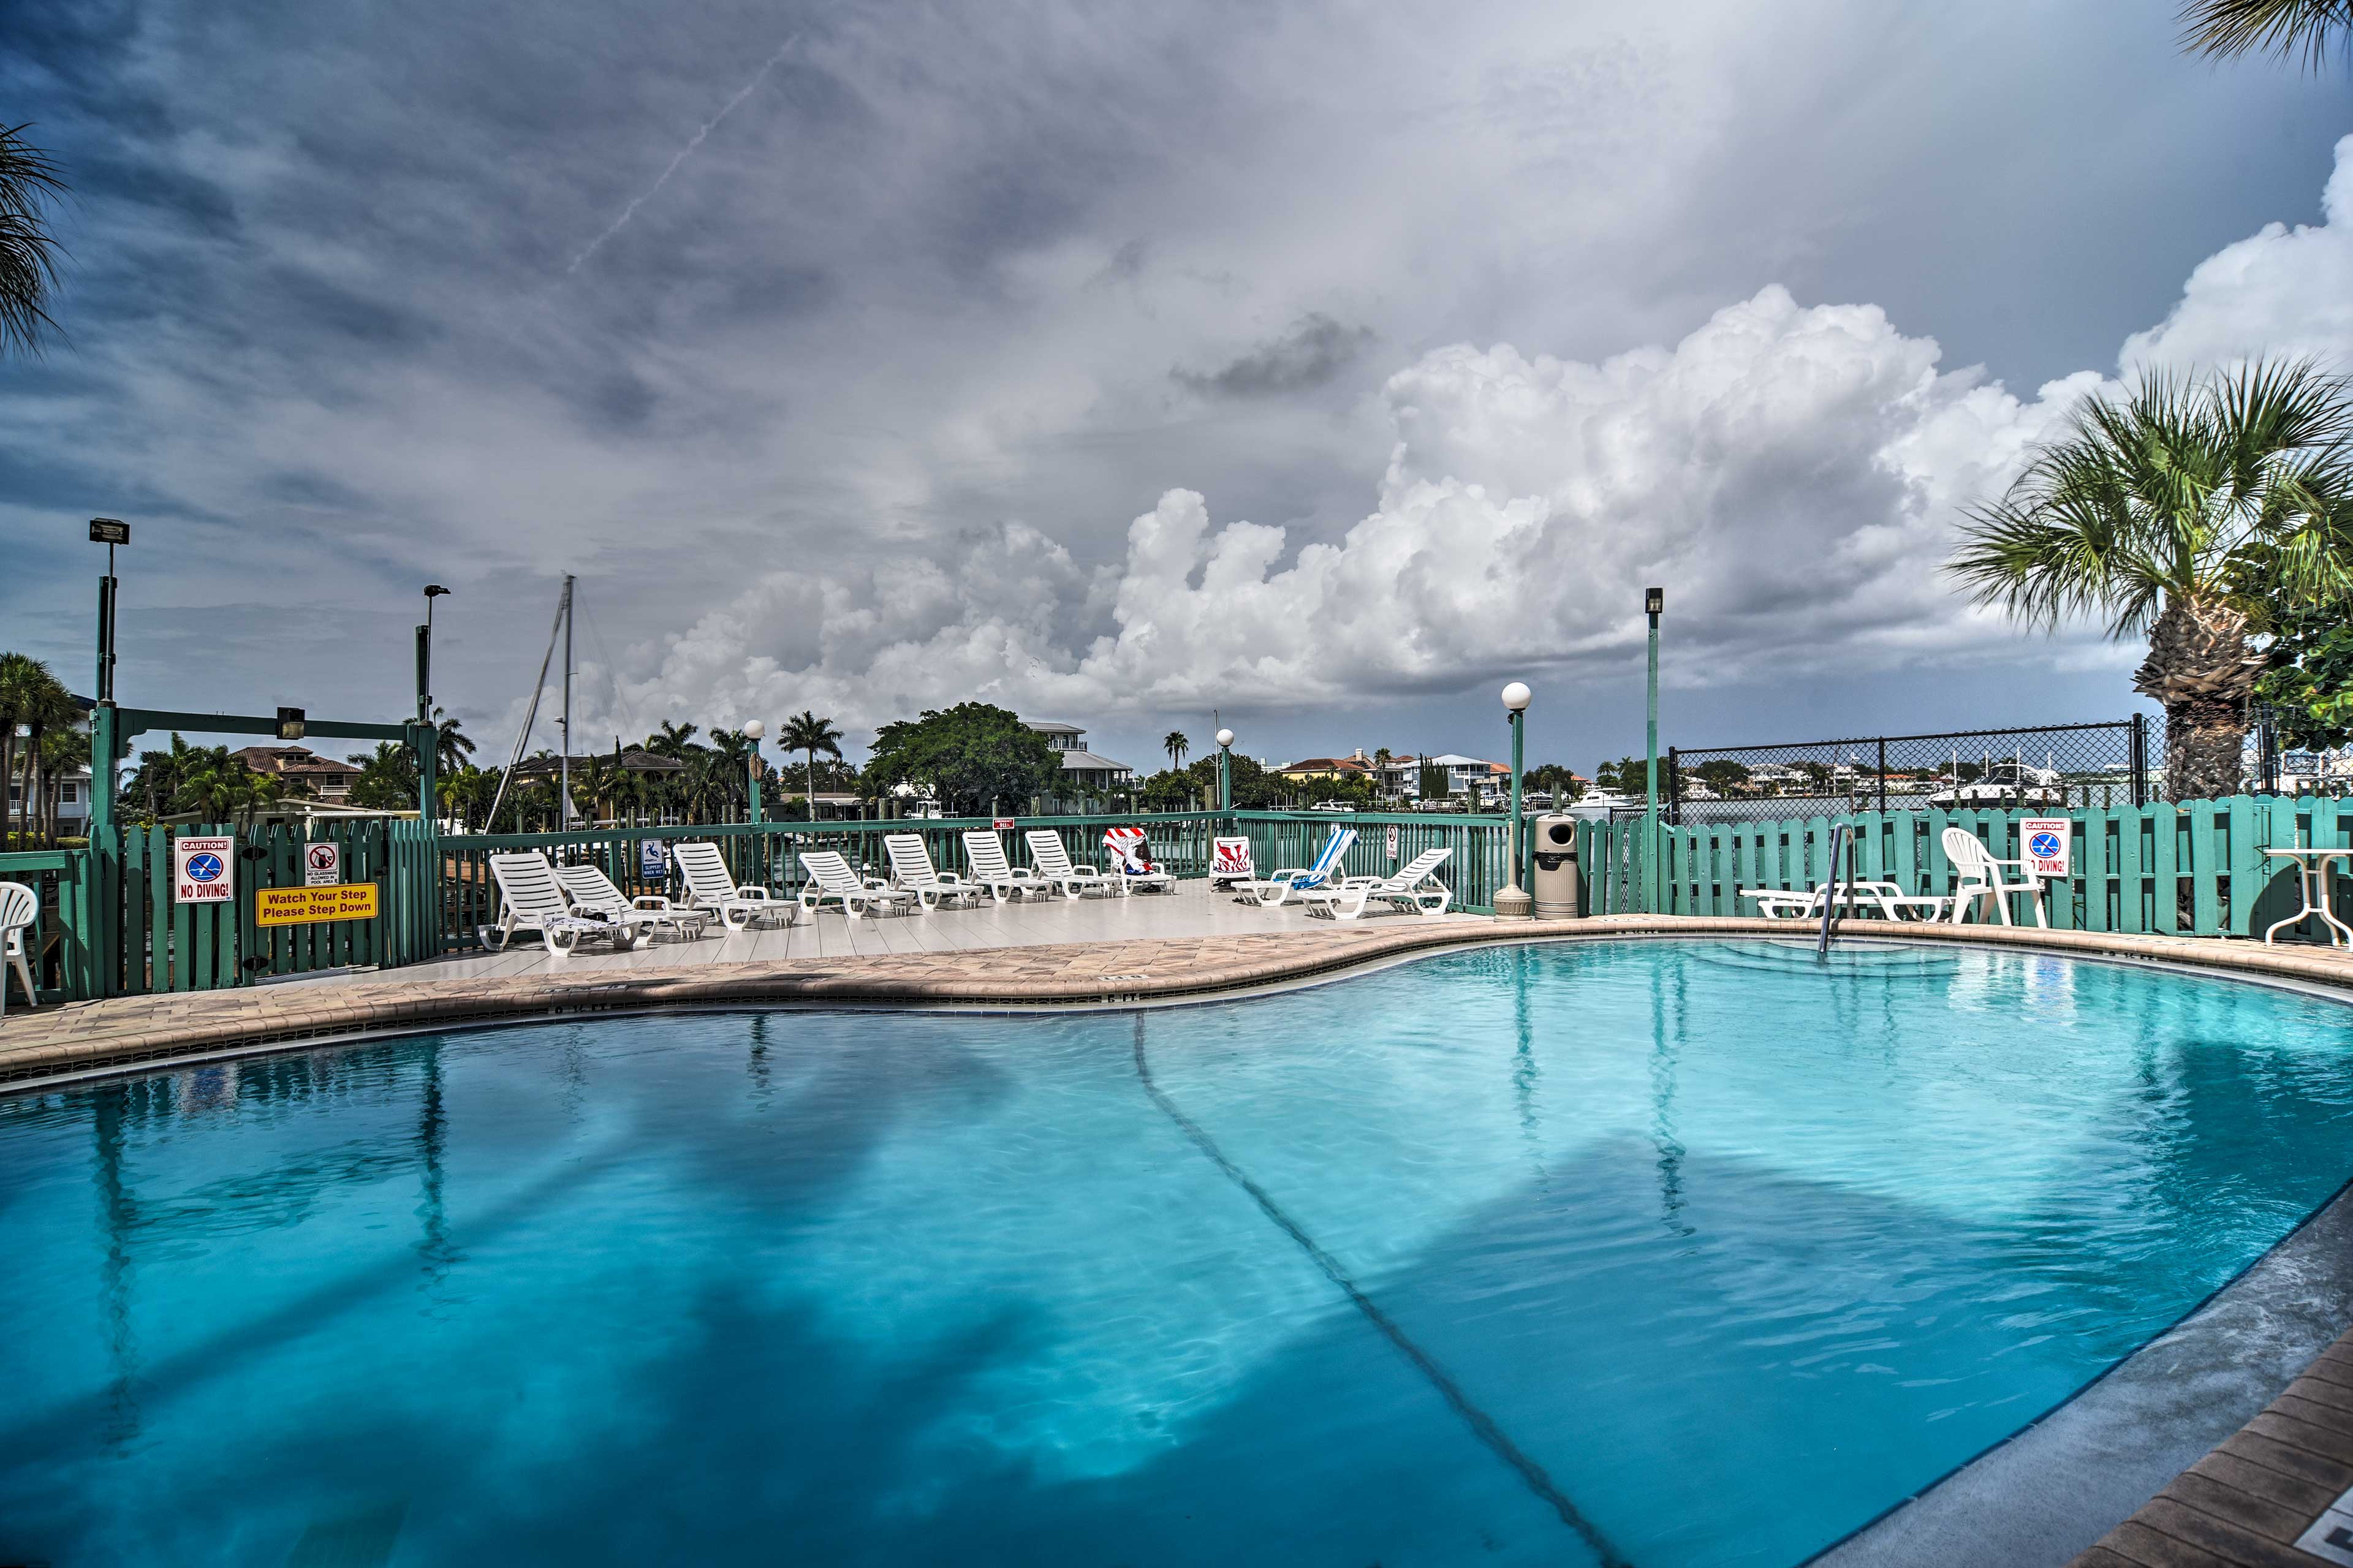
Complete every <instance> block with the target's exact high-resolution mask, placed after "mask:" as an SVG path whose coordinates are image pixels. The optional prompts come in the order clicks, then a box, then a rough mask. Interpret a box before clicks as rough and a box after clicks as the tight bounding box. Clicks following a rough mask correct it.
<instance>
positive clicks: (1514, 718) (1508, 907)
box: [1495, 680, 1536, 921]
mask: <svg viewBox="0 0 2353 1568" xmlns="http://www.w3.org/2000/svg"><path fill="white" fill-rule="evenodd" d="M1533 700H1535V693H1534V692H1532V691H1530V690H1529V689H1528V687H1527V682H1525V681H1524V680H1514V681H1513V682H1512V683H1511V684H1510V685H1509V686H1506V687H1504V711H1505V712H1507V713H1509V714H1510V715H1511V725H1512V815H1511V816H1510V818H1509V819H1508V820H1507V821H1506V822H1505V824H1504V846H1505V847H1504V864H1505V868H1506V874H1505V878H1504V885H1503V886H1502V887H1501V888H1498V889H1495V918H1496V919H1497V920H1502V921H1524V920H1526V919H1528V918H1529V917H1531V916H1533V915H1534V914H1535V912H1536V901H1535V900H1534V899H1532V898H1530V897H1528V895H1527V893H1526V892H1525V890H1523V889H1522V888H1521V887H1520V769H1521V765H1522V758H1523V757H1524V756H1525V751H1524V746H1525V740H1526V721H1527V713H1528V704H1529V703H1530V702H1531V701H1533Z"/></svg>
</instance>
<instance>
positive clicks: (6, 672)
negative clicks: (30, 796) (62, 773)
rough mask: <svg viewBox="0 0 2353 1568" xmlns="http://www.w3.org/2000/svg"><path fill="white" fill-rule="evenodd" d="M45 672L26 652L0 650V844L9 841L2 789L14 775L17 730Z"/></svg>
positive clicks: (23, 721) (33, 701) (45, 668)
mask: <svg viewBox="0 0 2353 1568" xmlns="http://www.w3.org/2000/svg"><path fill="white" fill-rule="evenodd" d="M47 673H48V669H47V667H46V666H45V665H43V664H42V663H41V661H40V660H38V659H37V658H32V657H31V656H30V655H27V654H21V653H0V847H6V846H7V844H8V805H7V800H6V797H5V789H6V786H7V784H8V782H9V781H10V780H12V779H14V778H15V777H16V731H17V728H18V726H20V725H22V724H24V723H25V722H26V713H27V712H28V711H29V710H31V709H32V707H33V705H34V703H35V701H36V700H37V697H36V693H37V691H38V689H39V687H40V681H41V678H42V677H43V676H45V675H47Z"/></svg>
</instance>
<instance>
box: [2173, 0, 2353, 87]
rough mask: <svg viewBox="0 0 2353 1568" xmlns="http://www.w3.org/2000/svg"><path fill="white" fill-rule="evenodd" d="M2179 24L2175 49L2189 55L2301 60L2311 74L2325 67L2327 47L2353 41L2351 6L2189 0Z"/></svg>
mask: <svg viewBox="0 0 2353 1568" xmlns="http://www.w3.org/2000/svg"><path fill="white" fill-rule="evenodd" d="M2180 20H2181V47H2183V48H2186V49H2189V50H2190V51H2192V52H2193V53H2196V54H2201V55H2211V56H2213V57H2215V58H2220V59H2234V58H2238V57H2240V56H2242V55H2274V56H2276V57H2277V58H2280V59H2283V60H2287V59H2293V58H2295V57H2296V56H2298V55H2302V56H2303V57H2304V63H2305V66H2306V68H2307V69H2310V70H2314V71H2317V70H2319V69H2320V68H2322V67H2323V66H2325V65H2327V63H2328V51H2329V48H2330V47H2331V46H2332V45H2334V46H2336V47H2340V48H2342V47H2347V46H2348V40H2353V0H2190V4H2189V5H2184V6H2183V7H2182V8H2181V18H2180Z"/></svg>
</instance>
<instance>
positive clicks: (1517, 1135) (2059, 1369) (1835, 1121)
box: [0, 942, 2353, 1568]
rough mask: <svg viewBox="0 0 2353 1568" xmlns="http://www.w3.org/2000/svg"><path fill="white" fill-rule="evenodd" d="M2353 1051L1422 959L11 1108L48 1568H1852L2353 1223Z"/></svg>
mask: <svg viewBox="0 0 2353 1568" xmlns="http://www.w3.org/2000/svg"><path fill="white" fill-rule="evenodd" d="M2348 1019H2353V1014H2348V1012H2347V1010H2346V1009H2344V1008H2343V1007H2341V1006H2340V1005H2336V1004H2332V1003H2328V1002H2324V1001H2319V1000H2315V999H2310V998H2306V997H2305V996H2303V995H2299V994H2293V993H2288V992H2284V991H2280V990H2275V989H2268V988H2261V987H2256V986H2252V985H2245V984H2232V983H2229V982H2224V981H2219V980H2209V979H2203V978H2199V977H2194V976H2188V975H2180V974H2169V973H2150V972H2147V971H2144V970H2139V969H2133V968H2127V967H2122V966H2114V965H2105V964H2099V963H2075V962H2071V961H2067V960H2063V959H2055V958H2048V957H2042V956H2035V955H2031V954H2022V953H2011V952H1974V951H1966V950H1946V949H1908V948H1896V947H1880V948H1870V947H1855V948H1853V949H1852V950H1848V951H1842V952H1840V953H1838V954H1835V955H1834V962H1833V963H1831V966H1830V967H1829V968H1828V969H1827V971H1825V970H1824V969H1822V968H1820V967H1818V966H1817V965H1816V964H1815V963H1814V962H1813V959H1812V955H1811V953H1810V951H1806V950H1803V949H1800V948H1797V947H1789V946H1782V945H1779V944H1776V943H1768V942H1741V943H1715V944H1708V943H1700V942H1606V943H1580V944H1575V945H1565V946H1563V945H1556V946H1532V947H1517V948H1509V949H1485V950H1480V951H1475V952H1459V953H1450V954H1445V955H1441V956H1435V957H1429V958H1423V959H1419V960H1416V961H1414V962H1412V963H1407V964H1404V965H1401V966H1399V967H1397V968H1394V969H1390V970H1387V971H1384V972H1381V973H1375V974H1370V975H1365V976H1360V977H1356V978H1352V979H1347V980H1344V981H1340V982H1337V983H1335V984H1327V985H1324V986H1320V987H1317V988H1314V989H1310V990H1304V991H1299V992H1294V993H1291V994H1284V995H1280V996H1274V997H1266V998H1258V999H1252V1000H1247V1001H1236V1002H1229V1003H1220V1004H1216V1005H1202V1006H1195V1007H1186V1008H1176V1009H1168V1010H1163V1011H1156V1012H1151V1013H1145V1014H1137V1013H1111V1014H1090V1015H1081V1016H970V1015H965V1016H947V1015H917V1014H816V1013H800V1014H794V1013H776V1014H766V1015H720V1014H712V1015H690V1016H670V1017H661V1018H640V1019H608V1020H602V1021H597V1022H594V1023H586V1024H576V1025H575V1024H554V1025H538V1026H519V1027H512V1028H502V1029H498V1030H493V1031H485V1032H480V1033H474V1034H467V1035H460V1036H453V1037H422V1038H417V1039H411V1040H404V1041H397V1042H386V1043H381V1044H376V1045H372V1046H359V1047H348V1048H344V1049H341V1050H334V1051H321V1052H318V1053H315V1054H313V1055H309V1056H291V1057H276V1058H257V1059H254V1060H251V1061H248V1062H245V1063H242V1064H239V1065H236V1066H223V1067H210V1068H198V1069H192V1070H184V1071H179V1072H174V1073H169V1074H161V1075H157V1076H154V1077H151V1078H145V1079H134V1080H128V1081H124V1082H118V1083H110V1084H105V1085H99V1086H93V1087H90V1088H87V1089H79V1090H74V1091H71V1092H53V1093H47V1094H44V1095H40V1096H37V1097H23V1098H18V1099H15V1100H0V1216H5V1236H6V1237H7V1239H8V1244H9V1252H10V1258H11V1265H12V1267H11V1270H10V1278H9V1280H8V1287H7V1289H6V1290H5V1292H0V1386H5V1387H6V1388H7V1389H8V1390H9V1391H10V1394H9V1398H8V1400H7V1401H6V1405H5V1411H0V1562H5V1561H16V1560H24V1559H31V1560H45V1561H49V1562H53V1563H58V1564H76V1563H173V1564H191V1563H298V1564H299V1563H327V1562H334V1563H375V1562H384V1563H459V1564H466V1563H512V1562H518V1561H544V1562H556V1561H562V1562H567V1563H639V1562H647V1561H678V1562H689V1561H699V1562H713V1563H730V1562H744V1561H754V1560H757V1561H763V1562H766V1561H775V1560H779V1559H789V1560H793V1561H799V1562H836V1561H839V1562H845V1563H900V1562H956V1563H1031V1562H1055V1563H1104V1564H1110V1563H1134V1564H1145V1563H1204V1562H1213V1561H1214V1562H1220V1563H1335V1564H1345V1565H1352V1568H1353V1565H1361V1564H1364V1563H1374V1562H1379V1563H1387V1564H1389V1565H1390V1568H1397V1565H1398V1564H1404V1563H1452V1562H1466V1563H1467V1562H1476V1563H1538V1562H1542V1563H1561V1562H1569V1563H1574V1562H1579V1561H1584V1562H1610V1563H1635V1564H1641V1565H1643V1568H1650V1565H1652V1564H1694V1563H1760V1564H1780V1563H1795V1562H1798V1561H1799V1560H1801V1559H1802V1558H1804V1557H1805V1556H1807V1555H1808V1554H1809V1553H1810V1552H1814V1551H1816V1550H1819V1549H1820V1547H1822V1546H1823V1545H1825V1544H1827V1543H1829V1542H1831V1541H1833V1540H1835V1539H1836V1538H1838V1537H1839V1536H1840V1535H1841V1534H1842V1533H1844V1532H1846V1531H1849V1530H1851V1529H1852V1528H1854V1527H1855V1526H1857V1525H1859V1524H1861V1523H1862V1522H1863V1521H1867V1520H1868V1519H1870V1518H1871V1517H1872V1516H1873V1515H1874V1514H1876V1513H1878V1512H1879V1511H1880V1510H1883V1509H1884V1508H1886V1507H1887V1506H1889V1505H1890V1504H1892V1503H1894V1502H1895V1501H1896V1500H1899V1499H1901V1498H1903V1497H1904V1496H1905V1495H1907V1494H1908V1493H1910V1492H1911V1491H1913V1490H1915V1489H1917V1488H1919V1487H1920V1486H1921V1485H1923V1484H1925V1483H1926V1482H1928V1481H1930V1480H1932V1479H1935V1478H1936V1476H1938V1475H1940V1474H1942V1473H1943V1472H1944V1471H1946V1470H1947V1469H1948V1468H1951V1467H1952V1466H1954V1465H1955V1464H1957V1463H1959V1462H1961V1461H1962V1460H1965V1459H1966V1458H1968V1457H1969V1456H1970V1455H1972V1454H1973V1453H1975V1452H1977V1451H1978V1450H1979V1449H1981V1448H1983V1447H1986V1446H1987V1445H1988V1444H1989V1443H1992V1442H1995V1441H1997V1440H1999V1439H2000V1438H2001V1437H2002V1436H2005V1435H2007V1434H2009V1433H2010V1432H2012V1431H2014V1430H2016V1429H2017V1428H2018V1427H2020V1426H2023V1425H2025V1424H2026V1423H2028V1422H2030V1421H2031V1420H2032V1419H2033V1418H2034V1417H2035V1416H2037V1415H2040V1414H2042V1412H2043V1411H2045V1410H2047V1409H2049V1408H2050V1407H2051V1406H2052V1405H2055V1404H2057V1403H2058V1402H2060V1401H2062V1400H2063V1399H2065V1398H2066V1397H2067V1396H2068V1395H2069V1394H2071V1393H2072V1392H2073V1391H2074V1390H2076V1389H2077V1388H2079V1387H2081V1386H2082V1385H2083V1384H2084V1383H2086V1382H2087V1381H2089V1380H2090V1379H2092V1378H2094V1377H2095V1376H2096V1375H2097V1374H2098V1373H2100V1372H2102V1371H2103V1370H2104V1369H2105V1368H2106V1367H2108V1366H2109V1365H2111V1364H2113V1363H2115V1362H2116V1360H2118V1359H2119V1358H2121V1357H2122V1356H2124V1355H2126V1353H2128V1352H2130V1351H2131V1350H2133V1349H2134V1348H2135V1347H2137V1345H2139V1344H2141V1343H2143V1342H2146V1341H2147V1340H2148V1339H2149V1338H2150V1337H2152V1336H2153V1335H2154V1334H2155V1333H2157V1332H2158V1331H2160V1330H2162V1329H2163V1328H2164V1327H2165V1326H2167V1325H2168V1324H2169V1323H2171V1322H2172V1321H2175V1320H2177V1319H2178V1318H2179V1317H2180V1316H2181V1315H2182V1314H2183V1313H2184V1312H2185V1311H2187V1310H2189V1308H2191V1307H2192V1306H2194V1305H2195V1304H2196V1303H2197V1302H2198V1301H2199V1300H2201V1299H2202V1298H2204V1297H2205V1296H2206V1295H2207V1294H2208V1293H2209V1292H2211V1290H2212V1289H2215V1288H2216V1287H2217V1286H2218V1285H2220V1284H2221V1283H2222V1282H2224V1281H2225V1280H2227V1279H2230V1278H2231V1277H2232V1275H2233V1274H2235V1273H2237V1272H2238V1271H2239V1270H2241V1269H2242V1268H2244V1267H2245V1266H2246V1265H2247V1264H2248V1263H2250V1262H2251V1261H2253V1259H2254V1258H2256V1257H2258V1256H2259V1255H2260V1254H2261V1253H2262V1252H2263V1251H2264V1250H2265V1249H2266V1248H2267V1247H2270V1246H2271V1245H2272V1244H2273V1243H2274V1242H2276V1241H2277V1240H2278V1239H2279V1238H2280V1237H2282V1236H2284V1234H2285V1233H2286V1232H2287V1231H2288V1230H2289V1229H2291V1228H2292V1227H2293V1226H2295V1224H2296V1222H2297V1221H2298V1220H2299V1219H2300V1218H2302V1217H2303V1216H2304V1215H2306V1214H2307V1213H2308V1212H2310V1211H2311V1210H2312V1209H2313V1208H2314V1207H2315V1206H2316V1205H2319V1204H2320V1203H2322V1202H2324V1201H2325V1200H2326V1199H2327V1197H2328V1196H2329V1195H2330V1194H2331V1193H2332V1192H2334V1191H2335V1190H2336V1189H2337V1186H2338V1185H2339V1184H2341V1183H2343V1182H2344V1181H2345V1180H2346V1178H2347V1177H2348V1174H2353V1084H2349V1083H2348V1074H2347V1073H2346V1070H2345V1069H2346V1066H2347V1061H2348V1053H2353V1025H2348Z"/></svg>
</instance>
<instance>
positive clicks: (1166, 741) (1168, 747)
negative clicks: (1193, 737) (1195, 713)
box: [1160, 730, 1193, 768]
mask: <svg viewBox="0 0 2353 1568" xmlns="http://www.w3.org/2000/svg"><path fill="white" fill-rule="evenodd" d="M1160 749H1161V750H1162V751H1164V752H1167V753H1168V765H1169V766H1170V767H1172V768H1181V767H1183V766H1184V765H1185V753H1186V752H1189V751H1191V750H1192V749H1193V742H1191V741H1189V740H1187V739H1186V737H1185V731H1182V730H1171V731H1168V733H1166V735H1163V736H1161V737H1160Z"/></svg>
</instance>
